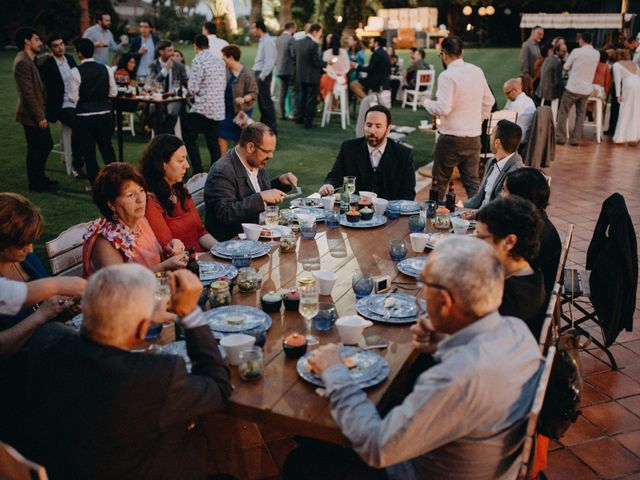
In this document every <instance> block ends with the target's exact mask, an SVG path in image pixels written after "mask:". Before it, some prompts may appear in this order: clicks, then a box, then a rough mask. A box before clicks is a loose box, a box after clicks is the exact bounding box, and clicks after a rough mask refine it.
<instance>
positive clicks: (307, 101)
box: [300, 82, 320, 128]
mask: <svg viewBox="0 0 640 480" xmlns="http://www.w3.org/2000/svg"><path fill="white" fill-rule="evenodd" d="M300 90H301V92H302V99H301V100H300V103H301V105H302V112H303V113H302V119H303V120H304V128H311V127H312V126H313V116H314V115H315V114H316V105H317V101H318V93H319V92H320V84H319V83H306V82H304V83H301V84H300Z"/></svg>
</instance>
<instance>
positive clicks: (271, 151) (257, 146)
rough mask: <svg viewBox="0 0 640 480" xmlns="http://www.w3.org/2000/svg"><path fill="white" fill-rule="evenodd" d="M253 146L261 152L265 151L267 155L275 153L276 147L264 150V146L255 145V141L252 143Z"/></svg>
mask: <svg viewBox="0 0 640 480" xmlns="http://www.w3.org/2000/svg"><path fill="white" fill-rule="evenodd" d="M253 146H254V147H256V148H257V149H258V150H260V151H261V152H263V153H266V154H267V155H271V154H272V153H275V151H276V149H275V148H274V149H273V150H266V149H264V148H262V147H261V146H260V145H256V144H255V143H254V144H253Z"/></svg>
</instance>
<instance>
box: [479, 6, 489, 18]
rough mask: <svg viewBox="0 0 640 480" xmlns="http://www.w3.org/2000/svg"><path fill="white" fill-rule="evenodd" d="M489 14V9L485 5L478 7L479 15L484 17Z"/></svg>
mask: <svg viewBox="0 0 640 480" xmlns="http://www.w3.org/2000/svg"><path fill="white" fill-rule="evenodd" d="M486 14H487V9H486V8H484V7H480V8H479V9H478V15H480V16H481V17H484V16H485V15H486Z"/></svg>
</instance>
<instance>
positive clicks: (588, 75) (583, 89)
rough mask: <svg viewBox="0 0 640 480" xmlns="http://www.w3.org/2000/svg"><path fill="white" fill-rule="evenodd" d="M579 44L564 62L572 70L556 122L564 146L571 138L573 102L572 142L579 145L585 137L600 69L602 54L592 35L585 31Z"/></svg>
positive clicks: (580, 37) (557, 137)
mask: <svg viewBox="0 0 640 480" xmlns="http://www.w3.org/2000/svg"><path fill="white" fill-rule="evenodd" d="M578 45H580V48H575V49H574V50H573V51H572V52H571V54H570V55H569V58H568V59H567V61H566V62H565V64H564V67H563V68H564V70H565V71H567V72H569V80H568V81H567V86H566V88H565V90H564V93H563V94H562V99H561V100H560V107H558V122H557V123H556V143H557V144H558V145H564V144H565V143H566V141H567V117H568V116H569V110H570V109H571V107H572V106H573V105H575V106H576V123H575V125H574V126H573V131H572V132H571V140H570V144H571V145H572V146H574V147H577V146H578V145H579V144H580V139H581V138H582V127H583V125H584V117H585V115H586V113H587V101H588V100H589V95H591V92H592V91H593V76H594V75H595V73H596V68H598V62H599V61H600V53H598V51H597V50H596V49H595V48H593V46H592V45H591V34H590V33H589V32H584V33H583V34H582V35H580V36H579V37H578Z"/></svg>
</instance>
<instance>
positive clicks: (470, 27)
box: [467, 23, 473, 32]
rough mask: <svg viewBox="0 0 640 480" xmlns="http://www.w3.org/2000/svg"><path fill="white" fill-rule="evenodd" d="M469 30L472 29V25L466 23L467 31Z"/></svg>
mask: <svg viewBox="0 0 640 480" xmlns="http://www.w3.org/2000/svg"><path fill="white" fill-rule="evenodd" d="M471 30H473V25H471V24H470V23H467V32H470V31H471Z"/></svg>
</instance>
